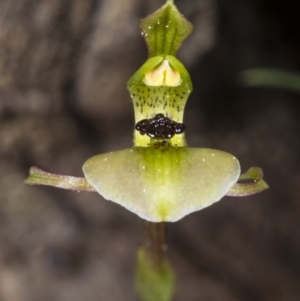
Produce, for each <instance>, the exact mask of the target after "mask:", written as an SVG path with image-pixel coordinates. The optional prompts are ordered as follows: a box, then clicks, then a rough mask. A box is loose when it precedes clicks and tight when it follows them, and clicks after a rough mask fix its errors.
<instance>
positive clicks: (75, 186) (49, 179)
mask: <svg viewBox="0 0 300 301" xmlns="http://www.w3.org/2000/svg"><path fill="white" fill-rule="evenodd" d="M25 183H26V184H30V185H46V186H53V187H57V188H63V189H69V190H76V191H89V192H94V191H96V190H95V189H94V188H93V186H91V185H90V184H89V183H88V181H87V180H86V179H85V178H78V177H71V176H64V175H58V174H53V173H49V172H46V171H43V170H41V169H39V168H38V167H31V168H30V170H29V177H28V179H27V180H26V181H25Z"/></svg>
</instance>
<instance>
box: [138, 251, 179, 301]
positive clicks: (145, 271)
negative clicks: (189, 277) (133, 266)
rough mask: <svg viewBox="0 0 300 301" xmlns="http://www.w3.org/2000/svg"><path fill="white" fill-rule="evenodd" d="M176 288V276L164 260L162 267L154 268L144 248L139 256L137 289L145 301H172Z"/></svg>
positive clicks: (139, 252)
mask: <svg viewBox="0 0 300 301" xmlns="http://www.w3.org/2000/svg"><path fill="white" fill-rule="evenodd" d="M174 288H175V276H174V272H173V270H172V268H171V266H170V264H169V262H168V261H167V260H166V259H164V260H163V262H162V264H161V266H160V267H157V268H155V267H153V265H152V263H151V261H150V260H149V258H148V257H147V252H146V250H145V249H144V248H140V249H139V251H138V254H137V271H136V289H137V291H138V293H139V295H140V296H141V298H142V300H143V301H170V300H171V299H172V295H173V292H174Z"/></svg>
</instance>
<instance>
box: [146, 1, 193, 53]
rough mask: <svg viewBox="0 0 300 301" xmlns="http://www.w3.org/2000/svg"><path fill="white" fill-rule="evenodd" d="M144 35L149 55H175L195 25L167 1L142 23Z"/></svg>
mask: <svg viewBox="0 0 300 301" xmlns="http://www.w3.org/2000/svg"><path fill="white" fill-rule="evenodd" d="M140 28H141V31H142V35H143V36H144V38H145V41H146V44H147V46H148V51H149V57H153V56H157V55H161V54H164V55H167V54H169V55H175V54H176V52H177V50H178V49H179V48H180V46H181V44H182V42H183V41H184V40H185V39H186V38H187V37H188V36H189V35H190V34H191V32H192V30H193V25H192V24H191V23H190V22H189V21H188V20H186V19H185V18H184V17H183V15H182V14H181V13H180V12H179V11H178V9H177V7H176V6H175V5H174V4H173V3H171V1H167V3H166V4H165V5H163V6H162V7H161V8H160V9H158V10H157V11H155V12H154V13H153V14H151V15H149V16H148V17H146V18H145V19H143V20H142V21H141V23H140Z"/></svg>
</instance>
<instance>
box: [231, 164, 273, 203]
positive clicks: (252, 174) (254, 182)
mask: <svg viewBox="0 0 300 301" xmlns="http://www.w3.org/2000/svg"><path fill="white" fill-rule="evenodd" d="M239 181H244V183H236V184H234V185H233V186H232V187H231V188H230V189H229V191H228V192H227V194H226V195H227V196H237V197H242V196H249V195H252V194H256V193H259V192H262V191H264V190H266V189H268V188H269V185H268V184H267V183H266V182H265V181H264V180H263V171H262V169H261V168H259V167H251V168H250V169H249V170H248V171H247V172H245V173H243V174H242V175H241V176H240V177H239ZM249 181H250V182H249Z"/></svg>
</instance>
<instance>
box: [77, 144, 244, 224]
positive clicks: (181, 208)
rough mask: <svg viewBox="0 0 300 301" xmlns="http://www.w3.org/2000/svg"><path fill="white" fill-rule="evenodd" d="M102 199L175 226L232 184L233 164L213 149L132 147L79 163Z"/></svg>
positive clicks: (236, 175)
mask: <svg viewBox="0 0 300 301" xmlns="http://www.w3.org/2000/svg"><path fill="white" fill-rule="evenodd" d="M83 172H84V174H85V177H86V179H87V181H88V182H89V183H90V185H92V186H93V187H94V188H95V189H96V190H97V191H98V193H100V194H101V195H102V196H103V197H104V198H106V199H108V200H111V201H113V202H115V203H118V204H120V205H122V206H124V207H125V208H127V209H128V210H130V211H132V212H134V213H136V214H137V215H139V216H140V217H141V218H144V219H146V220H148V221H152V222H161V221H169V222H175V221H177V220H179V219H181V218H183V217H184V216H185V215H187V214H189V213H191V212H194V211H197V210H200V209H202V208H205V207H207V206H209V205H211V204H213V203H214V202H217V201H219V200H220V199H221V198H222V197H223V196H224V195H225V194H226V193H227V192H228V190H229V189H230V187H231V186H232V185H233V184H234V183H236V181H237V180H238V178H239V175H240V166H239V162H238V161H237V160H236V158H235V157H233V156H232V155H230V154H228V153H225V152H222V151H219V150H213V149H205V148H203V149H201V148H185V147H178V148H176V147H169V148H154V147H147V148H145V147H136V148H131V149H126V150H122V151H118V152H112V153H107V154H102V155H97V156H95V157H92V158H90V159H89V160H87V162H85V164H84V165H83Z"/></svg>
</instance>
